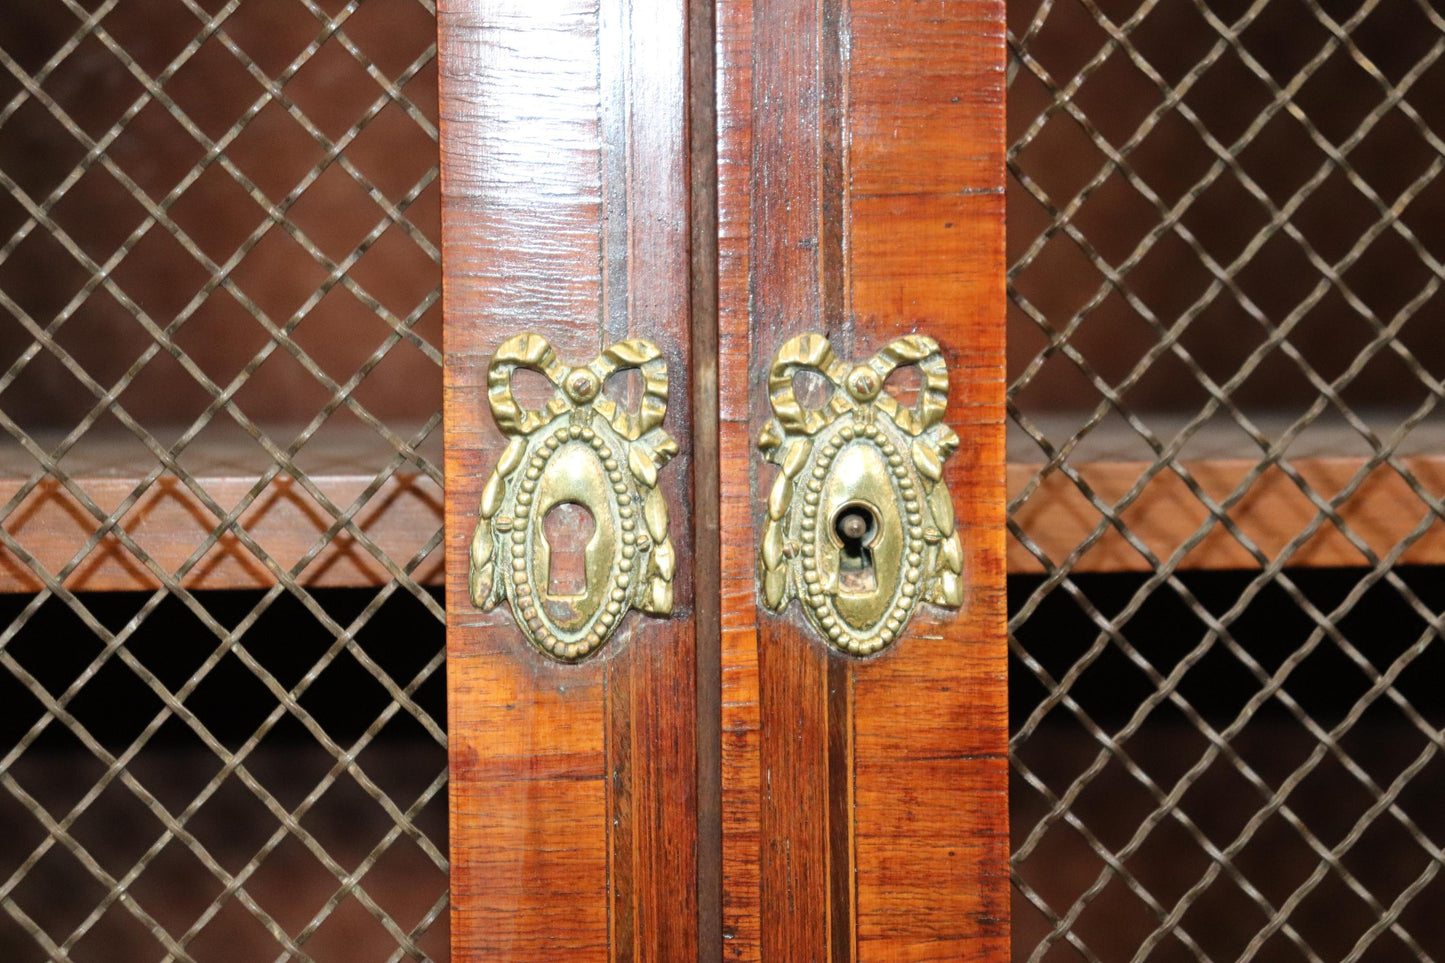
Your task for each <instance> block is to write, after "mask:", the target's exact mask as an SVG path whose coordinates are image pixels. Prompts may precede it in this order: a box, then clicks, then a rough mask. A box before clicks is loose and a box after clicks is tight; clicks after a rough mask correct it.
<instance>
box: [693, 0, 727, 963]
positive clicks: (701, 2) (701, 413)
mask: <svg viewBox="0 0 1445 963" xmlns="http://www.w3.org/2000/svg"><path fill="white" fill-rule="evenodd" d="M688 18H689V22H688V76H689V82H688V90H689V91H690V104H689V115H690V125H689V145H690V150H689V153H690V155H691V176H692V196H691V213H692V343H693V345H694V346H695V347H696V349H697V350H695V351H694V353H693V371H692V376H693V459H694V461H693V500H692V504H693V513H694V515H693V540H694V545H695V546H696V555H695V561H694V565H693V585H694V588H693V590H694V592H695V593H696V596H695V603H694V614H695V617H696V621H697V645H696V651H697V686H696V692H697V910H698V918H697V938H698V944H697V959H698V960H699V961H711V960H722V959H723V932H722V898H723V865H722V572H721V568H720V567H721V565H722V524H721V509H722V496H721V490H720V489H721V475H720V472H721V464H720V459H719V437H718V354H717V343H718V314H717V310H718V307H717V305H718V302H717V298H718V287H717V282H718V277H717V224H718V218H717V64H716V56H715V53H714V49H715V44H716V40H717V28H716V20H715V15H714V9H713V0H689V5H688Z"/></svg>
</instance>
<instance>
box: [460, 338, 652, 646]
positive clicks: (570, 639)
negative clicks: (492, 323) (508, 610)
mask: <svg viewBox="0 0 1445 963" xmlns="http://www.w3.org/2000/svg"><path fill="white" fill-rule="evenodd" d="M519 368H526V369H530V370H532V371H536V372H538V373H540V374H541V375H542V376H543V377H545V378H546V379H547V380H548V381H550V382H551V383H552V387H553V392H552V397H551V399H550V400H548V401H547V403H546V404H545V405H544V406H543V407H541V408H536V409H528V408H524V407H522V405H521V404H520V403H519V402H518V401H517V399H516V396H515V395H514V394H513V392H512V375H513V373H514V372H515V371H516V370H517V369H519ZM631 369H636V370H637V371H638V372H639V373H640V374H641V376H642V395H641V398H640V399H639V400H638V403H637V406H636V410H631V409H630V408H629V407H628V406H627V405H624V404H619V403H617V402H615V401H612V400H610V399H608V398H606V397H605V396H604V395H603V393H602V386H603V385H604V384H605V383H606V381H607V379H608V378H609V377H611V376H612V375H614V374H616V373H618V372H620V371H627V370H631ZM487 401H488V403H489V404H490V405H491V409H492V417H493V419H495V421H496V423H497V427H498V428H500V429H501V431H502V433H503V434H504V435H507V436H508V437H510V438H511V441H509V442H508V443H507V447H506V449H505V450H504V451H503V452H502V456H501V457H500V458H499V459H498V460H497V465H496V468H495V469H494V470H493V471H492V474H491V477H490V478H489V479H488V480H487V485H486V488H484V489H483V491H482V498H481V505H480V508H479V509H478V518H477V527H476V529H475V531H474V532H473V534H472V544H471V559H470V566H469V571H468V577H469V583H470V588H471V596H472V603H473V604H474V605H476V606H477V607H478V608H482V609H491V608H493V607H494V606H496V605H498V604H499V603H500V602H501V601H502V599H503V598H504V597H505V598H506V599H507V600H508V601H509V602H510V603H511V607H512V614H513V615H514V616H515V617H516V620H517V624H518V625H519V626H520V627H521V629H522V631H523V633H525V634H526V636H527V639H528V640H529V641H530V642H531V643H532V645H534V646H535V647H536V648H537V649H538V650H539V651H540V652H542V653H543V654H544V655H546V656H548V657H549V658H552V659H555V660H557V661H559V662H577V661H580V660H582V659H585V658H587V657H588V656H591V655H594V654H595V653H597V652H598V651H599V650H600V649H601V648H602V647H603V645H604V644H605V643H606V642H607V640H608V639H610V638H611V637H612V635H613V634H614V633H615V632H616V631H617V628H618V626H619V625H621V624H622V620H623V616H624V615H626V614H627V611H628V609H630V608H636V609H639V610H640V611H642V612H646V613H648V614H650V615H657V616H666V615H670V614H671V613H672V583H673V576H674V574H675V573H676V569H677V556H676V553H675V552H674V550H673V546H672V541H671V539H670V538H669V537H668V532H667V504H666V502H665V501H664V500H663V497H662V493H661V492H660V491H658V489H657V475H658V472H659V471H661V470H662V468H663V467H664V466H665V465H666V464H667V463H668V462H669V461H670V460H671V459H672V457H673V456H674V455H676V454H677V450H678V449H677V443H676V442H675V441H673V440H672V438H671V437H669V436H668V434H667V432H666V431H664V430H663V428H662V422H663V419H664V418H665V417H666V415H667V362H666V360H665V359H664V358H663V357H662V353H661V352H660V351H659V350H658V349H657V346H656V345H654V344H653V343H652V342H650V341H644V340H642V339H640V338H639V339H634V340H630V341H622V342H619V343H617V344H614V345H612V346H611V347H609V348H608V349H607V350H605V351H603V352H602V354H601V355H599V356H598V357H597V358H595V359H593V360H592V361H589V362H588V363H586V364H584V365H577V366H575V367H573V366H569V365H566V364H564V363H563V362H562V361H561V360H560V359H559V358H558V357H557V355H556V353H555V352H554V351H553V350H552V346H551V345H550V344H548V343H547V339H546V338H543V337H542V336H541V335H538V334H519V335H517V336H515V337H513V338H509V339H508V340H506V341H504V342H503V343H502V344H501V346H500V347H498V348H497V351H496V353H495V354H494V355H493V356H492V360H491V364H490V365H489V367H488V369H487ZM566 504H573V505H580V506H582V507H583V508H585V509H587V511H588V512H590V513H591V515H592V519H593V521H594V522H595V528H594V529H593V532H592V537H591V539H590V540H589V541H588V542H587V543H586V545H585V546H584V547H583V550H582V551H583V571H584V586H583V590H582V591H581V592H580V593H577V592H575V591H571V590H570V589H569V591H568V592H567V594H565V595H557V596H553V595H551V594H549V593H550V590H551V589H552V588H553V580H552V578H551V549H550V546H549V544H548V542H547V538H546V533H545V531H544V523H545V519H546V516H547V513H548V512H549V511H551V510H552V509H553V508H555V507H557V506H559V505H566ZM573 588H575V586H574V587H573Z"/></svg>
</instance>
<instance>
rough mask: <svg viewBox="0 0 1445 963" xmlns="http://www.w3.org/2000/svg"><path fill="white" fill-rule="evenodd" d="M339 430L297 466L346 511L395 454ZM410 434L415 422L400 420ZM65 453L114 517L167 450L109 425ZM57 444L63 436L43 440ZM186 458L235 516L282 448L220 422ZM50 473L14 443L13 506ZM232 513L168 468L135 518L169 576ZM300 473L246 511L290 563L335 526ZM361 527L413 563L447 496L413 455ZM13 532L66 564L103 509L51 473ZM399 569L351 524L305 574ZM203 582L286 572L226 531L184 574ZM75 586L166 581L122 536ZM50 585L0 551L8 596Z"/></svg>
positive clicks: (96, 551) (5, 476)
mask: <svg viewBox="0 0 1445 963" xmlns="http://www.w3.org/2000/svg"><path fill="white" fill-rule="evenodd" d="M329 428H330V426H326V427H324V428H323V429H322V431H321V432H320V433H318V434H317V436H316V437H315V438H313V439H312V440H311V441H310V442H309V443H308V444H307V445H306V446H305V447H303V448H302V449H301V450H300V452H298V454H297V455H296V458H295V461H296V464H297V466H298V467H299V468H301V469H302V470H303V471H304V472H305V473H306V474H307V475H308V477H309V478H310V479H311V481H312V482H313V483H314V484H315V486H316V488H317V489H318V490H320V491H321V492H322V493H324V494H325V495H326V496H327V497H328V498H330V499H331V500H332V502H333V503H334V504H336V505H337V506H338V507H340V508H341V509H342V510H343V511H344V510H346V509H347V508H348V507H349V506H350V505H351V504H352V503H353V502H354V501H355V500H356V498H357V497H358V496H359V495H360V494H361V493H362V492H363V491H365V489H366V488H367V486H368V485H370V484H371V482H372V481H373V479H374V478H375V477H376V474H377V472H378V471H379V470H380V468H381V466H383V465H384V464H386V463H387V462H388V461H389V459H390V458H391V457H393V456H394V454H395V453H394V451H393V449H392V448H391V446H390V445H388V444H387V442H386V441H385V440H383V439H382V438H380V437H379V436H377V435H376V434H375V433H374V432H373V431H371V430H370V429H369V428H366V427H365V426H362V425H355V426H351V427H346V428H338V429H335V430H329ZM397 430H398V434H400V435H401V436H402V437H410V436H412V435H414V434H415V431H416V428H415V426H411V427H409V430H408V428H399V429H397ZM94 434H95V437H90V436H89V435H87V436H86V437H85V438H83V439H82V440H81V441H80V442H79V443H78V444H77V445H76V447H75V448H74V449H72V450H71V451H70V452H68V453H67V454H66V456H65V457H64V458H63V459H62V461H61V463H60V465H61V467H62V468H63V469H64V470H65V471H66V472H67V473H68V474H69V475H70V477H71V478H72V479H73V481H74V482H75V484H76V485H77V486H78V487H79V488H80V489H82V490H83V491H84V492H85V493H86V494H87V495H88V496H89V497H90V499H92V500H93V501H94V502H95V504H96V505H98V506H99V507H100V508H101V509H102V510H104V511H106V512H112V511H114V510H115V509H116V508H117V507H118V506H119V505H121V504H122V503H123V502H124V501H125V499H126V498H127V497H129V496H130V494H131V492H132V491H134V489H135V487H136V485H137V484H138V483H139V482H140V481H141V480H142V479H143V478H144V477H145V476H146V475H147V474H148V473H150V472H151V471H153V470H154V469H155V466H156V459H155V458H154V456H152V455H151V454H150V452H148V451H147V450H146V449H145V448H143V447H142V446H141V445H140V444H139V443H138V442H137V441H135V439H134V438H132V437H130V436H129V435H123V436H122V435H117V434H114V433H105V432H102V431H100V430H99V429H97V430H96V431H95V432H94ZM268 435H269V436H270V437H271V438H272V439H273V440H274V441H277V443H278V444H282V445H284V444H287V443H289V441H290V440H291V438H293V437H294V435H295V431H294V430H290V431H288V430H284V429H278V430H274V431H272V430H268ZM37 441H39V442H40V443H41V444H42V445H43V446H44V445H46V444H47V443H50V442H53V441H54V439H49V438H37ZM440 448H441V432H440V431H439V430H438V431H436V432H434V433H433V435H432V437H431V438H429V439H428V441H427V443H426V444H424V445H423V446H422V449H421V453H422V454H423V455H425V456H426V457H428V458H429V459H431V460H433V462H434V463H435V464H438V465H439V464H440V463H441V457H440V454H441V453H440ZM180 462H181V464H182V466H183V467H184V468H185V469H186V470H187V471H188V472H190V473H191V474H192V475H193V476H194V477H195V479H196V480H197V481H198V482H199V484H200V486H201V487H202V488H204V489H205V491H206V493H207V494H208V495H209V496H210V498H211V499H212V500H213V501H214V502H215V503H216V504H217V505H219V506H220V507H221V508H222V509H224V510H226V511H230V510H231V509H232V508H233V507H234V506H235V505H237V504H238V503H239V502H240V500H241V499H242V498H243V497H244V496H245V495H246V494H247V493H248V492H249V491H250V490H251V489H252V488H253V487H254V486H255V484H256V482H257V480H258V479H259V478H260V477H261V476H262V475H263V474H264V472H265V471H266V470H267V467H268V466H269V465H270V464H271V459H270V456H268V455H267V453H266V451H265V449H263V448H262V447H261V446H260V445H259V444H257V443H256V442H255V441H253V440H252V439H250V438H249V437H247V436H246V435H244V434H242V433H240V432H239V431H235V432H231V433H227V432H225V431H224V430H222V426H219V425H218V426H216V430H208V432H207V433H206V434H203V435H202V436H201V437H200V438H197V439H196V440H195V441H194V442H193V443H192V444H191V445H190V446H189V447H188V448H187V449H186V450H185V451H184V452H183V453H182V455H181V458H180ZM39 472H40V466H39V464H38V463H37V462H36V461H35V459H34V458H32V457H31V456H30V455H29V454H28V453H26V452H25V451H24V450H23V449H21V448H20V447H19V446H18V445H15V444H13V443H12V444H10V445H7V446H3V447H0V503H5V502H8V501H9V499H11V498H12V497H13V496H14V495H15V493H16V492H17V491H19V490H20V489H21V488H22V487H24V486H25V485H26V484H27V482H28V481H29V480H30V479H32V478H34V477H35V476H36V475H37V474H38V473H39ZM218 521H219V519H218V518H217V516H216V515H215V513H214V512H212V511H211V510H210V509H209V508H207V507H206V505H205V504H204V503H203V501H202V500H201V499H200V498H199V497H198V496H197V494H196V493H195V492H194V491H192V490H191V489H190V488H188V487H187V486H186V485H185V484H184V483H183V482H182V481H181V480H180V478H178V477H176V476H175V475H173V474H164V475H162V476H160V477H159V478H157V479H156V480H155V482H154V483H153V484H152V485H151V486H150V487H149V488H148V489H147V490H146V492H145V493H144V494H143V495H142V496H141V497H140V499H138V500H137V501H136V503H135V504H134V505H132V506H131V507H130V508H129V510H128V511H126V513H125V515H124V517H123V518H122V520H121V527H122V528H123V529H124V530H125V531H126V532H127V533H129V535H130V536H131V537H132V538H134V539H135V541H136V543H137V544H138V545H139V546H140V547H141V548H142V549H144V550H145V551H146V552H148V553H149V554H150V555H151V556H152V557H153V558H154V559H155V561H156V562H157V563H158V564H159V565H160V566H161V567H162V568H164V569H165V570H166V571H168V572H172V573H174V572H176V571H177V570H178V569H179V568H180V566H181V565H182V564H183V563H184V562H185V560H186V559H187V558H188V557H189V556H191V555H192V554H193V553H194V552H195V550H196V549H197V547H199V546H200V545H202V544H203V543H204V542H205V541H206V539H207V538H208V537H209V536H210V533H211V532H212V531H213V530H214V529H215V527H216V526H217V524H218ZM333 521H334V518H333V516H332V515H331V513H330V512H328V511H327V510H326V509H325V508H323V507H322V506H321V505H320V504H319V503H318V502H317V500H316V499H315V498H313V497H312V495H311V494H310V493H308V492H307V491H306V490H305V489H304V488H303V487H302V486H301V485H300V484H299V483H297V481H296V480H295V479H294V478H292V477H291V476H289V475H287V474H284V473H282V474H279V475H277V476H276V477H275V478H273V479H271V481H270V482H268V483H267V485H266V487H265V489H264V490H263V491H262V492H261V493H260V494H259V495H258V496H257V498H256V499H255V500H254V501H253V502H252V503H251V504H250V505H249V506H248V507H247V508H246V509H245V510H244V511H243V512H242V513H241V516H240V519H239V522H240V525H241V527H242V528H243V529H244V530H245V531H246V532H247V533H248V534H249V535H250V536H251V537H252V538H253V539H254V540H255V541H256V543H257V544H259V545H260V547H261V548H262V549H264V550H265V551H266V552H267V553H268V554H269V555H271V557H272V558H274V559H275V560H276V561H277V562H278V563H279V564H280V565H281V566H282V567H283V568H288V569H289V568H290V567H291V566H292V565H294V564H295V562H296V561H297V560H298V559H300V558H302V557H303V556H304V555H305V553H306V552H308V551H310V550H311V549H312V547H313V546H314V545H315V543H316V541H317V539H318V538H319V537H320V536H321V535H322V533H324V532H325V531H326V530H327V529H328V528H329V527H330V526H331V524H332V523H333ZM354 521H355V524H356V526H357V527H358V528H359V529H360V530H361V531H362V532H363V533H364V534H365V535H366V536H367V537H368V538H369V539H370V540H371V541H373V542H374V543H375V544H376V545H377V546H378V547H379V548H380V549H381V550H382V551H384V552H385V553H386V554H387V555H389V556H390V557H391V558H392V559H394V560H395V561H396V562H397V564H398V565H399V566H405V564H406V562H407V560H408V559H410V558H411V557H412V556H413V555H414V554H415V553H416V552H417V551H418V550H419V549H421V547H422V546H423V545H425V544H426V542H427V540H428V539H430V538H431V537H432V536H433V535H434V534H435V533H436V531H437V529H438V527H440V525H441V523H442V491H441V486H439V485H438V484H437V483H436V482H434V481H433V480H432V479H430V478H428V477H427V476H426V475H424V474H423V473H421V472H420V470H418V469H417V467H416V466H415V465H414V464H410V463H408V464H404V465H403V466H402V467H401V468H400V469H399V470H398V471H397V472H395V473H394V474H393V475H392V476H391V477H389V478H388V479H387V480H386V482H385V483H384V484H383V485H382V486H381V488H380V489H379V490H378V491H376V492H375V493H374V494H373V495H372V496H371V498H370V499H368V500H367V502H366V504H365V505H363V506H362V507H361V509H360V510H359V511H358V512H357V513H356V515H355V516H354ZM3 526H4V528H5V530H6V531H7V532H9V534H10V535H11V536H12V537H13V538H14V539H15V540H16V541H18V542H19V544H20V545H21V546H22V547H23V548H24V550H25V551H27V552H29V553H30V554H31V555H33V556H34V557H35V559H36V560H37V561H38V562H39V563H40V564H41V565H43V566H44V567H45V568H46V570H47V571H50V572H52V573H54V572H58V571H59V570H60V569H61V568H62V567H63V566H65V565H66V564H67V563H68V562H69V561H70V559H71V558H72V557H73V556H74V555H75V553H76V552H77V551H79V550H80V548H81V547H82V546H83V545H84V544H85V542H86V540H87V539H88V538H89V537H90V535H91V533H92V532H94V531H95V529H96V528H97V522H96V519H95V517H94V515H93V514H92V513H91V512H90V511H89V510H87V509H86V508H85V506H84V505H83V504H82V503H81V501H80V500H79V499H78V498H77V497H76V496H75V495H74V494H72V493H71V492H70V491H68V490H67V489H66V488H65V487H64V486H63V485H61V484H60V482H59V481H58V480H56V479H55V478H52V477H45V478H43V479H42V480H41V481H40V482H39V484H37V485H35V487H34V488H33V490H31V491H30V492H29V494H27V495H26V496H25V498H24V499H23V501H21V503H20V504H19V505H17V506H16V508H15V510H14V511H13V512H11V513H10V515H9V516H8V517H6V519H5V520H4V522H3ZM414 575H415V577H416V578H417V580H418V581H420V582H423V583H426V584H440V583H441V581H442V552H441V549H440V546H438V547H437V548H436V549H435V550H434V551H433V552H432V554H431V555H430V556H429V557H428V558H427V559H426V560H425V561H423V562H422V564H421V565H420V566H419V567H418V568H417V570H416V571H415V573H414ZM390 578H391V575H390V573H389V572H388V571H387V570H386V567H385V566H384V565H382V564H381V562H380V561H379V560H378V559H377V558H376V556H375V555H374V554H373V553H372V552H371V551H369V550H368V549H367V548H366V547H365V546H364V545H362V544H361V543H360V542H359V540H358V539H357V538H356V536H355V535H354V534H352V533H351V532H349V531H345V530H343V531H342V532H340V533H338V534H337V535H335V536H334V537H333V538H331V539H329V540H328V541H327V543H326V545H325V546H324V547H323V548H322V549H321V551H320V552H319V553H318V554H317V556H316V557H315V558H314V559H312V560H311V562H310V563H309V564H308V565H307V566H306V567H305V568H304V569H303V570H302V572H301V573H300V574H299V576H298V581H299V582H300V583H301V584H303V585H306V586H310V587H343V586H358V585H378V584H383V583H385V582H386V581H389V580H390ZM181 581H182V584H184V585H185V586H186V587H188V588H191V589H221V588H264V587H268V586H270V585H272V584H274V582H275V577H274V575H273V574H272V572H271V571H270V570H269V569H268V568H267V567H266V565H264V564H263V563H262V561H261V560H260V559H258V558H257V557H256V555H255V554H254V553H253V552H252V551H251V550H250V549H248V548H247V547H246V546H245V545H243V544H242V543H241V541H240V539H239V538H237V537H236V535H235V533H234V532H231V533H228V534H227V535H226V536H224V537H222V538H221V539H220V540H219V541H218V542H217V543H216V544H215V545H214V546H212V547H211V549H210V550H209V551H208V552H207V553H206V554H205V555H204V556H203V557H202V559H201V560H200V561H199V562H198V563H197V564H196V565H195V566H193V567H192V568H191V569H190V570H189V571H188V572H187V573H186V575H185V576H184V578H182V580H181ZM64 584H65V586H66V587H67V588H69V589H71V590H74V591H146V590H153V589H155V588H157V587H158V586H159V584H160V583H159V580H158V579H156V577H155V576H154V575H153V574H152V573H151V572H150V571H148V570H147V569H146V567H145V566H144V565H142V564H141V562H140V561H139V560H138V559H137V558H136V557H135V555H134V554H133V553H132V552H131V551H129V550H128V549H127V548H126V547H125V546H124V545H122V544H121V541H120V539H118V538H117V537H115V536H114V535H108V536H107V537H106V538H104V539H103V540H101V542H100V543H99V544H98V545H96V546H95V547H94V548H93V549H91V551H90V552H89V553H88V554H87V555H86V556H85V558H84V560H83V561H82V562H81V563H80V564H79V565H78V566H76V568H75V569H74V571H72V572H71V573H70V575H69V576H68V577H67V578H66V579H65V581H64ZM43 587H44V583H43V582H42V581H41V580H40V578H38V577H37V576H36V575H35V573H34V572H33V571H32V570H31V568H30V567H29V566H27V565H26V564H25V563H24V562H23V561H22V560H21V559H20V558H19V557H17V556H16V555H15V554H14V553H13V552H11V551H10V550H9V549H8V548H6V547H4V546H0V591H4V592H34V591H39V590H40V589H41V588H43Z"/></svg>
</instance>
